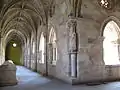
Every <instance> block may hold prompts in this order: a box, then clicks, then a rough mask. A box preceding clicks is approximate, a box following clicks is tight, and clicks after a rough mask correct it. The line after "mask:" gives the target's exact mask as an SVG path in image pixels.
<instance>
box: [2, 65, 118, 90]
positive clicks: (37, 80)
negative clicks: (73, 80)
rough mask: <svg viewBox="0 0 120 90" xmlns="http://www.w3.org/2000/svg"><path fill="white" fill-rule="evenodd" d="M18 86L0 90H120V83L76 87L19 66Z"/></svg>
mask: <svg viewBox="0 0 120 90" xmlns="http://www.w3.org/2000/svg"><path fill="white" fill-rule="evenodd" d="M16 74H17V79H18V85H15V86H7V87H0V90H120V82H113V83H107V84H101V85H97V86H87V85H75V86H72V85H70V84H67V83H64V82H61V81H58V80H55V79H48V78H45V77H43V76H41V75H39V74H38V73H35V72H32V71H30V70H28V69H27V68H25V67H22V66H17V73H16Z"/></svg>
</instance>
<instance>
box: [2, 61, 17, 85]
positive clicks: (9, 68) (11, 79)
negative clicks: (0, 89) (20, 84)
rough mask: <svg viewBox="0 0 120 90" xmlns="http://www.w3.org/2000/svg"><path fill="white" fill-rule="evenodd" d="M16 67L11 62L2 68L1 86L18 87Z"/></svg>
mask: <svg viewBox="0 0 120 90" xmlns="http://www.w3.org/2000/svg"><path fill="white" fill-rule="evenodd" d="M16 84H17V79H16V66H15V65H14V63H13V62H12V61H11V60H8V61H5V62H4V64H3V65H1V66H0V86H8V85H16Z"/></svg>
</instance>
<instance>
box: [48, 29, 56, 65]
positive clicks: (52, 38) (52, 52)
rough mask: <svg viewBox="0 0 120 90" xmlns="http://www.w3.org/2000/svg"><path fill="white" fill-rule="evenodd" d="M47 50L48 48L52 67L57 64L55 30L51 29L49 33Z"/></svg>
mask: <svg viewBox="0 0 120 90" xmlns="http://www.w3.org/2000/svg"><path fill="white" fill-rule="evenodd" d="M49 48H50V60H51V63H52V64H53V65H56V62H57V36H56V33H55V29H54V28H53V27H51V29H50V33H49Z"/></svg>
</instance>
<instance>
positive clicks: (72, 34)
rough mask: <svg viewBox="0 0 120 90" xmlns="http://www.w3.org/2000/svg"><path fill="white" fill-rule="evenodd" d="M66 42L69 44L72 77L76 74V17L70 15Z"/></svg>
mask: <svg viewBox="0 0 120 90" xmlns="http://www.w3.org/2000/svg"><path fill="white" fill-rule="evenodd" d="M67 26H68V31H69V36H68V44H69V56H70V61H69V62H70V65H69V66H70V75H71V76H72V77H76V76H77V33H76V26H77V21H76V19H74V18H72V17H70V19H69V21H68V23H67Z"/></svg>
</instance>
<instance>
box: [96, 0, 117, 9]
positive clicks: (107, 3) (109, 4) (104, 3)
mask: <svg viewBox="0 0 120 90" xmlns="http://www.w3.org/2000/svg"><path fill="white" fill-rule="evenodd" d="M98 3H99V5H100V6H101V7H103V8H105V9H108V10H110V9H113V8H114V6H115V1H114V0H98Z"/></svg>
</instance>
